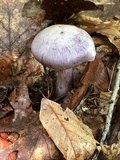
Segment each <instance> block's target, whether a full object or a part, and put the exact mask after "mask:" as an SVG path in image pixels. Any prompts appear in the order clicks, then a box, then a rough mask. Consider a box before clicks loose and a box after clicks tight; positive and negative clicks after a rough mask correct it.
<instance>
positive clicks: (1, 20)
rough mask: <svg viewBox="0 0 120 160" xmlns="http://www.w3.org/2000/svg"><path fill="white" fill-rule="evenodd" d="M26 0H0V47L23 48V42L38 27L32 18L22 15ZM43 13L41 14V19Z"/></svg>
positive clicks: (38, 28)
mask: <svg viewBox="0 0 120 160" xmlns="http://www.w3.org/2000/svg"><path fill="white" fill-rule="evenodd" d="M25 2H27V0H19V1H15V0H10V1H8V0H2V1H1V3H0V30H1V34H0V42H1V43H0V49H2V50H9V51H12V50H20V51H21V50H23V49H24V47H25V44H26V43H25V42H26V40H28V39H29V38H31V37H32V36H33V35H35V34H36V33H37V32H38V31H39V30H40V27H38V26H37V25H36V22H34V20H33V19H30V18H26V17H23V16H22V10H23V7H24V4H25ZM43 17H44V15H43V14H42V16H41V20H43Z"/></svg>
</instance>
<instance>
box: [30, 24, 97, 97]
mask: <svg viewBox="0 0 120 160" xmlns="http://www.w3.org/2000/svg"><path fill="white" fill-rule="evenodd" d="M31 49H32V53H33V55H34V57H35V58H36V59H37V60H38V61H39V62H40V63H41V64H43V65H45V66H47V67H50V68H53V69H55V70H56V72H57V80H56V96H60V95H62V94H65V93H67V92H68V91H70V90H71V88H72V74H73V73H72V72H73V67H75V66H77V65H80V64H81V63H83V62H88V61H93V60H94V58H95V55H96V51H95V46H94V42H93V40H92V38H91V37H90V35H89V34H88V33H87V32H86V31H85V30H83V29H80V28H78V27H76V26H73V25H64V24H58V25H53V26H50V27H47V28H45V29H43V30H42V31H40V32H39V33H38V34H37V35H36V37H35V38H34V40H33V42H32V46H31Z"/></svg>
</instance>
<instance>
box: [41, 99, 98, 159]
mask: <svg viewBox="0 0 120 160" xmlns="http://www.w3.org/2000/svg"><path fill="white" fill-rule="evenodd" d="M40 121H41V122H42V125H43V126H44V128H45V129H46V130H47V132H48V134H49V136H50V137H51V138H52V140H53V141H54V143H55V144H56V146H57V147H58V149H59V150H60V151H61V153H62V154H63V155H64V157H65V158H66V159H67V160H84V159H85V158H88V157H90V156H91V155H92V154H93V153H94V151H95V149H96V143H97V141H96V140H95V139H94V137H93V134H92V132H91V129H90V128H89V127H88V126H86V125H84V124H83V123H82V121H80V120H79V119H78V118H77V117H76V115H75V114H74V113H73V112H72V111H71V110H69V109H68V108H67V109H66V110H65V111H63V109H62V108H61V106H60V104H58V103H55V102H53V101H50V100H48V99H47V98H43V99H42V101H41V111H40Z"/></svg>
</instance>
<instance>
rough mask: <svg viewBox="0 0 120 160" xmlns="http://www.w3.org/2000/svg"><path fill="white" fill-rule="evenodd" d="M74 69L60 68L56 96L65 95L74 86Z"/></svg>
mask: <svg viewBox="0 0 120 160" xmlns="http://www.w3.org/2000/svg"><path fill="white" fill-rule="evenodd" d="M72 78H73V69H72V68H70V69H66V70H59V71H58V72H57V81H56V96H57V97H58V96H60V95H64V94H66V93H67V92H68V91H70V90H71V88H72V84H73V82H72Z"/></svg>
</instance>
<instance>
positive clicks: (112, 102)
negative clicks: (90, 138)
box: [100, 59, 120, 144]
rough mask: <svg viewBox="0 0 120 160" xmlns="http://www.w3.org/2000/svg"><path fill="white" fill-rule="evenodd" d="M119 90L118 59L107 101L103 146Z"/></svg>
mask: <svg viewBox="0 0 120 160" xmlns="http://www.w3.org/2000/svg"><path fill="white" fill-rule="evenodd" d="M119 88H120V59H119V60H118V64H117V73H116V79H115V85H114V88H113V92H112V95H111V98H110V101H109V110H108V114H107V117H106V122H105V128H104V131H103V134H102V138H101V141H100V143H101V144H103V143H104V141H105V139H106V137H107V134H108V133H109V130H110V125H111V120H112V115H113V110H114V106H115V104H116V97H117V93H118V90H119Z"/></svg>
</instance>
